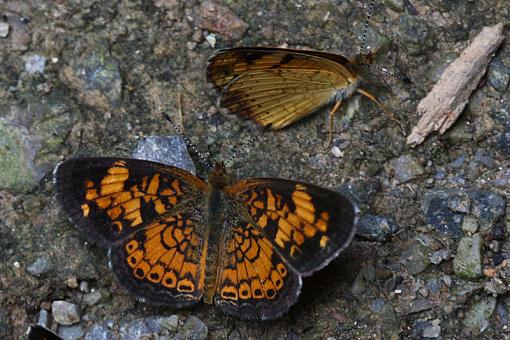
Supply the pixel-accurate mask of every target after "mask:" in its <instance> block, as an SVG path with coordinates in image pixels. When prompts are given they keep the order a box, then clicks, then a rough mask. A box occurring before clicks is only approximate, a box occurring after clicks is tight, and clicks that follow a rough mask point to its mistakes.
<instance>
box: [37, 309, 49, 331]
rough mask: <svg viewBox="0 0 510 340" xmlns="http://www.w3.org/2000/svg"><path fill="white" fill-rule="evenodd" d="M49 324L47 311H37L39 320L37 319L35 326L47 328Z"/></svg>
mask: <svg viewBox="0 0 510 340" xmlns="http://www.w3.org/2000/svg"><path fill="white" fill-rule="evenodd" d="M49 322H50V318H49V313H48V311H47V310H46V309H41V310H40V311H39V318H38V319H37V324H38V325H41V326H43V327H49V326H50V323H49Z"/></svg>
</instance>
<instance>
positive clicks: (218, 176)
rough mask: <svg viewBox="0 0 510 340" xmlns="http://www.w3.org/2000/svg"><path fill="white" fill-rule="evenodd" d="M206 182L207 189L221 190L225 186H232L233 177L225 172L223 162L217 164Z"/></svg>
mask: <svg viewBox="0 0 510 340" xmlns="http://www.w3.org/2000/svg"><path fill="white" fill-rule="evenodd" d="M207 182H208V183H209V189H211V190H222V189H224V188H225V187H226V186H228V185H232V184H234V182H235V177H234V176H233V175H232V174H230V173H228V172H227V169H226V168H225V164H223V162H218V163H216V164H215V165H214V168H213V169H212V171H211V173H210V174H209V176H208V177H207Z"/></svg>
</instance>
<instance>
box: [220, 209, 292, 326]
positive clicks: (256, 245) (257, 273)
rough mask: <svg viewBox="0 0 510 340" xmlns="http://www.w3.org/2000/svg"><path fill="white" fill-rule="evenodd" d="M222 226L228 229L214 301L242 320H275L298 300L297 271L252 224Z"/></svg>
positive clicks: (231, 223)
mask: <svg viewBox="0 0 510 340" xmlns="http://www.w3.org/2000/svg"><path fill="white" fill-rule="evenodd" d="M232 215H233V214H229V216H232ZM224 227H225V229H224V230H227V231H228V232H226V233H225V234H226V237H225V238H224V240H225V241H224V244H223V249H222V251H221V254H222V255H221V264H220V267H219V271H218V277H217V282H218V284H217V290H216V294H215V297H214V302H215V304H216V305H217V306H218V308H220V309H221V310H223V311H225V312H226V313H229V314H233V315H235V316H237V317H240V318H243V319H274V318H277V317H278V316H280V315H282V314H283V313H285V312H286V311H287V310H288V309H289V307H290V306H291V305H293V304H294V303H295V302H296V301H297V299H298V296H299V292H300V290H301V277H300V276H299V274H298V273H296V272H295V271H294V270H293V269H292V268H291V267H290V266H289V265H288V264H287V263H286V261H285V260H284V259H282V257H281V256H280V255H279V254H278V253H277V252H276V251H275V249H274V245H273V243H272V242H271V240H270V239H269V238H268V237H266V236H265V235H264V234H262V233H261V232H260V231H259V230H258V228H255V227H254V226H253V225H252V224H250V223H248V222H241V220H236V219H232V220H230V221H226V222H225V226H224Z"/></svg>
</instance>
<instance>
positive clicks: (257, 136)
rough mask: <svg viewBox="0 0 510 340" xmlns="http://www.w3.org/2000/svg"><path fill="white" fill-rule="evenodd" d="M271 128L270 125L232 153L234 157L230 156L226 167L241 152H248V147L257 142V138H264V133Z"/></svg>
mask: <svg viewBox="0 0 510 340" xmlns="http://www.w3.org/2000/svg"><path fill="white" fill-rule="evenodd" d="M270 127H271V124H268V125H266V126H264V127H263V128H262V129H260V130H259V131H258V132H257V133H256V134H255V135H253V136H251V137H250V138H248V140H247V141H245V142H244V143H242V144H241V145H240V146H239V147H238V148H236V149H234V152H233V153H232V156H230V158H229V159H228V160H227V161H226V162H225V165H226V166H227V167H228V166H229V164H230V162H232V161H233V160H234V158H236V157H237V156H238V155H239V154H240V153H241V152H243V151H244V150H246V149H247V148H248V146H250V145H251V144H252V143H253V142H254V141H255V140H257V138H259V137H260V136H262V135H263V134H264V132H266V131H267V130H269V129H270Z"/></svg>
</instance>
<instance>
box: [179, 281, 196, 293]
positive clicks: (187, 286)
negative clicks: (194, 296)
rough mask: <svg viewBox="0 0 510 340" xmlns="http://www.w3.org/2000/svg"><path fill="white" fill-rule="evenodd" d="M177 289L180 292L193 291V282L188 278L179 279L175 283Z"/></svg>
mask: <svg viewBox="0 0 510 340" xmlns="http://www.w3.org/2000/svg"><path fill="white" fill-rule="evenodd" d="M177 291H178V292H182V293H191V292H194V291H195V284H194V283H193V282H192V281H191V280H189V279H181V280H179V282H178V283H177Z"/></svg>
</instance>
